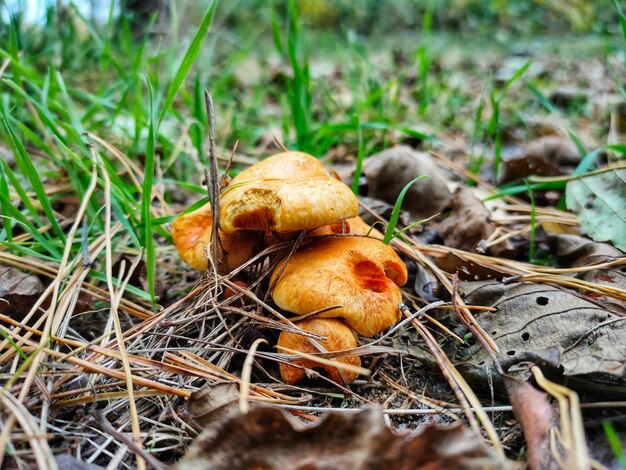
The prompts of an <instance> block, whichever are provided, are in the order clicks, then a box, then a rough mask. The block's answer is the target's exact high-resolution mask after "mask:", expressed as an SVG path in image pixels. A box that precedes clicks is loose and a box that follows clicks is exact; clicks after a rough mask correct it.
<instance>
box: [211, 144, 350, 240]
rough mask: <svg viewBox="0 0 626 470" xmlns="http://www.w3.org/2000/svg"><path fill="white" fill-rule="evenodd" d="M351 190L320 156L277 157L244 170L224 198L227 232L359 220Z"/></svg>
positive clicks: (306, 227) (222, 215) (222, 213)
mask: <svg viewBox="0 0 626 470" xmlns="http://www.w3.org/2000/svg"><path fill="white" fill-rule="evenodd" d="M357 213H358V202H357V199H356V196H355V195H354V194H353V193H352V191H350V188H348V186H346V185H345V184H343V183H342V182H341V181H338V180H336V179H334V178H333V177H331V176H330V175H329V174H328V173H327V172H326V170H325V169H324V166H323V164H322V163H321V162H320V161H319V160H317V159H316V158H314V157H312V156H310V155H307V154H304V153H300V152H284V153H279V154H277V155H274V156H272V157H270V158H268V159H266V160H263V161H262V162H260V163H258V164H256V165H254V166H252V167H250V168H248V169H247V170H244V171H242V172H241V173H240V174H239V175H237V176H236V177H235V178H233V180H232V181H231V183H230V185H229V186H228V187H227V188H226V189H225V191H224V192H223V193H222V195H221V198H220V227H221V229H222V230H224V232H226V233H233V232H235V231H237V230H262V231H264V232H266V233H270V232H272V231H274V232H279V233H286V232H297V231H301V230H310V229H314V228H317V227H322V226H324V225H328V224H332V223H336V222H339V221H341V220H345V219H347V218H350V217H356V216H357Z"/></svg>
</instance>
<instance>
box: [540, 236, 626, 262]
mask: <svg viewBox="0 0 626 470" xmlns="http://www.w3.org/2000/svg"><path fill="white" fill-rule="evenodd" d="M550 244H551V246H552V251H551V252H552V253H554V254H555V256H556V258H557V262H558V263H559V266H561V267H565V268H577V267H579V266H591V265H594V264H600V263H604V262H607V261H612V260H615V259H618V258H623V257H625V256H626V254H624V253H622V252H621V251H620V250H618V249H617V248H615V247H614V246H612V245H609V244H608V243H600V242H594V241H593V240H590V239H589V238H585V237H580V236H577V235H557V236H553V237H550Z"/></svg>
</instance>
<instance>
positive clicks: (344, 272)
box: [271, 236, 407, 337]
mask: <svg viewBox="0 0 626 470" xmlns="http://www.w3.org/2000/svg"><path fill="white" fill-rule="evenodd" d="M283 267H284V270H283ZM281 271H282V274H280V273H281ZM279 274H280V279H278V281H277V282H276V279H277V277H278V275H279ZM406 281H407V270H406V266H405V264H404V263H403V262H402V260H401V259H400V257H399V256H398V255H397V254H396V252H395V251H394V250H393V249H392V248H391V247H389V246H387V245H385V244H384V243H382V242H381V241H379V240H376V239H372V238H365V237H352V236H341V237H335V238H328V239H322V240H319V241H316V242H314V243H311V244H310V245H307V246H305V247H304V248H302V249H300V250H299V251H297V252H296V253H295V254H294V255H292V256H291V258H289V259H288V260H286V261H283V262H281V263H279V265H278V266H277V268H276V269H275V270H274V272H273V273H272V280H271V282H272V283H274V282H276V284H275V286H274V290H273V292H272V297H273V299H274V302H275V303H276V305H278V306H279V307H280V308H282V309H284V310H287V311H289V312H292V313H295V314H298V315H302V314H305V313H310V312H314V311H317V310H320V309H323V308H326V307H331V306H335V305H341V307H340V308H336V309H333V310H330V311H328V312H324V313H321V314H319V315H318V318H319V317H321V318H332V317H342V318H344V319H345V321H346V323H347V324H348V325H350V326H351V327H352V328H354V329H355V330H356V331H357V332H358V333H359V334H362V335H364V336H368V337H370V336H372V335H374V334H376V333H379V332H381V331H383V330H385V329H387V328H389V327H390V326H391V325H393V324H395V323H396V322H397V321H398V320H399V318H400V312H399V309H398V304H399V303H400V302H401V301H402V294H401V293H400V288H399V287H398V286H401V285H403V284H404V283H406Z"/></svg>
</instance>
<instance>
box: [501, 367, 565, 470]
mask: <svg viewBox="0 0 626 470" xmlns="http://www.w3.org/2000/svg"><path fill="white" fill-rule="evenodd" d="M502 380H503V381H504V386H505V388H506V392H507V394H508V396H509V400H510V401H511V405H512V407H513V413H514V414H515V417H516V418H517V420H518V421H519V423H520V426H521V428H522V432H523V433H524V439H525V440H526V447H527V449H528V466H529V468H530V469H532V470H535V469H541V470H550V469H558V468H560V466H559V465H558V462H557V461H556V460H555V459H554V457H553V456H552V452H551V451H550V429H551V428H552V427H553V426H555V425H556V417H555V416H554V410H553V408H552V406H551V405H550V403H549V402H548V395H547V394H546V393H544V392H540V391H539V390H537V389H536V388H535V387H533V386H532V385H530V384H529V383H528V382H525V381H523V380H518V379H515V378H513V377H509V376H507V375H502Z"/></svg>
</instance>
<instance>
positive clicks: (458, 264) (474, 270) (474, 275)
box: [433, 251, 509, 281]
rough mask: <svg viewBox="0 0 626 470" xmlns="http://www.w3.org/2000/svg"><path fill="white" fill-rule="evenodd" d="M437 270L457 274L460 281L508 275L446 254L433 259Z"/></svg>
mask: <svg viewBox="0 0 626 470" xmlns="http://www.w3.org/2000/svg"><path fill="white" fill-rule="evenodd" d="M433 260H434V261H435V264H436V265H437V267H438V268H439V269H443V270H444V271H445V272H447V273H450V274H458V276H459V279H460V280H461V281H485V280H487V279H502V278H504V277H507V276H508V275H509V273H505V272H502V271H498V270H496V269H494V268H493V267H492V266H487V265H486V264H481V263H478V262H477V261H473V260H471V259H469V258H466V257H465V256H463V255H462V254H457V253H452V252H450V251H448V252H446V254H445V255H444V256H436V257H434V258H433Z"/></svg>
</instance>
